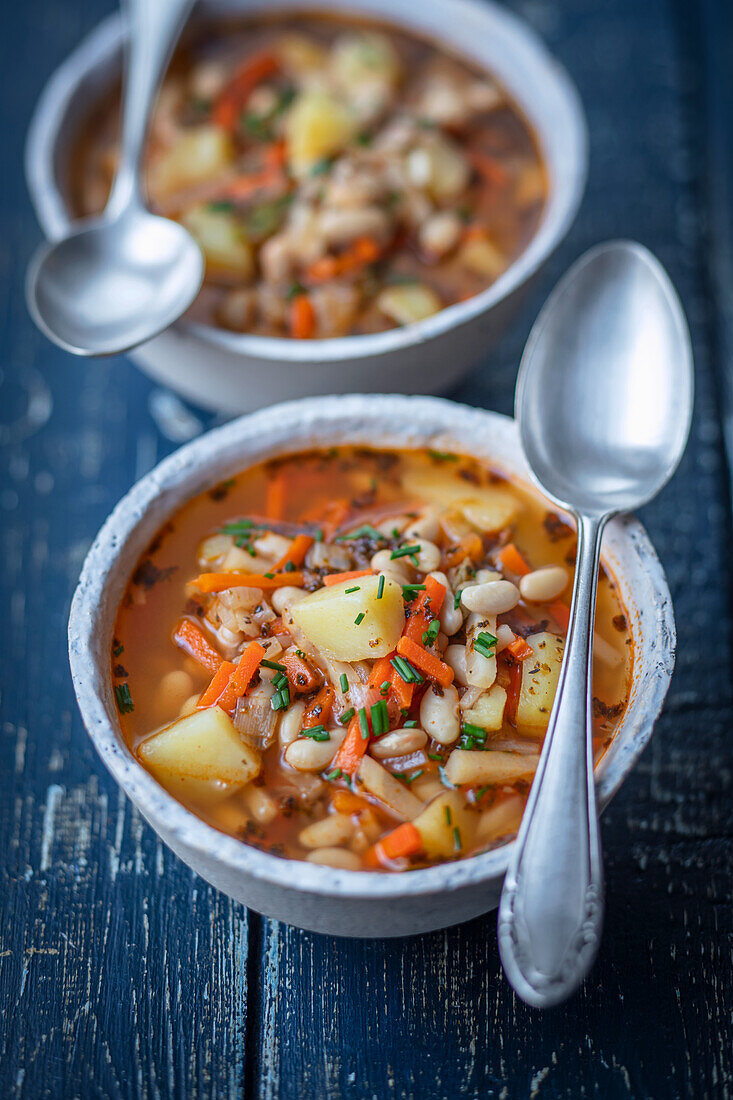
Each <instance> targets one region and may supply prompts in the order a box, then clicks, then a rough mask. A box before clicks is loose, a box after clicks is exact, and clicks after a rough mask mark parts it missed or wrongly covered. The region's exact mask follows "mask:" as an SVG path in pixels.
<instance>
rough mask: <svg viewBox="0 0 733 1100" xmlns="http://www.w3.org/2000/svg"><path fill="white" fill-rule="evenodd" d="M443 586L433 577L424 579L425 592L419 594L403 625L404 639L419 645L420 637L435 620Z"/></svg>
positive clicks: (442, 598)
mask: <svg viewBox="0 0 733 1100" xmlns="http://www.w3.org/2000/svg"><path fill="white" fill-rule="evenodd" d="M445 592H446V589H445V585H444V584H441V583H440V581H436V579H435V578H434V577H426V578H425V591H424V592H421V593H420V595H419V596H418V597H417V599H416V600H415V602H414V604H413V605H412V607H411V609H410V614H409V616H408V619H407V623H406V624H405V631H404V634H405V637H406V638H412V640H413V642H417V643H418V644H420V643H421V642H422V636H423V634H424V632H425V631H426V630H427V629H428V627H429V626H430V624H431V622H432V621H433V619H437V617H438V615H439V614H440V611H441V608H442V607H443V601H444V599H445Z"/></svg>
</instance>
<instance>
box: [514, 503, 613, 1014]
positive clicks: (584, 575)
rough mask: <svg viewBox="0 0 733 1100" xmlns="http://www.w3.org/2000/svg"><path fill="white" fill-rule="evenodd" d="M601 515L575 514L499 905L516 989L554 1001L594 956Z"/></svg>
mask: <svg viewBox="0 0 733 1100" xmlns="http://www.w3.org/2000/svg"><path fill="white" fill-rule="evenodd" d="M606 518H607V517H598V518H592V517H588V516H580V517H579V518H578V553H577V565H576V571H575V585H574V588H573V604H572V609H571V615H570V625H569V628H568V635H567V640H566V644H565V656H564V659H563V663H562V669H561V671H560V678H559V682H558V685H557V693H556V695H555V703H554V706H553V709H552V715H551V718H550V724H549V727H548V730H547V734H546V736H545V742H544V746H543V749H542V755H541V757H540V762H539V766H538V768H537V774H536V776H535V779H534V783H533V785H532V790H531V792H530V796H529V799H528V802H527V808H526V810H525V813H524V818H523V820H522V825H521V828H520V830H519V835H518V837H517V840H516V843H515V844H514V850H513V854H512V857H511V859H510V863H509V867H508V869H507V873H506V878H505V879H504V888H503V890H502V895H501V903H500V905H499V923H498V935H499V952H500V954H501V961H502V963H503V965H504V970H505V971H506V974H507V977H508V978H509V981H510V982H511V984H512V985H513V986H514V989H515V990H516V991H517V993H518V994H519V996H520V997H521V998H522V999H523V1000H524V1001H527V1003H528V1004H531V1005H535V1006H536V1007H538V1008H544V1007H548V1006H550V1005H554V1004H558V1003H559V1002H560V1001H562V1000H564V999H565V998H566V997H569V996H570V994H571V993H572V992H573V991H574V990H575V989H576V988H577V986H578V985H579V984H580V982H581V980H582V979H583V977H584V976H585V975H586V974H587V972H588V970H589V969H590V967H591V964H592V963H593V960H594V958H595V955H596V951H597V950H598V944H599V941H600V934H601V924H602V920H603V863H602V856H601V843H600V833H599V826H598V813H597V810H596V800H595V786H594V782H593V738H592V713H591V673H592V663H593V624H594V619H595V606H596V586H597V578H598V563H599V559H600V551H601V538H602V535H603V527H604V525H605V522H606Z"/></svg>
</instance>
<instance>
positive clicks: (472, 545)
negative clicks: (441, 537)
mask: <svg viewBox="0 0 733 1100" xmlns="http://www.w3.org/2000/svg"><path fill="white" fill-rule="evenodd" d="M483 553H484V544H483V542H482V541H481V538H480V536H479V535H477V534H475V533H473V532H472V533H471V534H470V535H465V536H464V537H463V538H462V539H461V540H460V542H459V543H458V544H457V545H456V546H455V547H454V548H453V549H452V550H449V551H448V552H447V553H446V556H445V567H446V569H452V568H453V567H454V566H456V565H460V564H461V562H462V561H465V560H466V558H470V559H471V561H478V560H479V558H481V557H483Z"/></svg>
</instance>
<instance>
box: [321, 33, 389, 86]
mask: <svg viewBox="0 0 733 1100" xmlns="http://www.w3.org/2000/svg"><path fill="white" fill-rule="evenodd" d="M330 67H331V71H332V73H333V76H334V79H335V80H336V83H337V84H339V85H340V87H342V88H343V89H344V91H345V92H349V91H351V90H353V88H355V87H359V86H360V85H365V84H368V85H371V84H384V85H385V86H386V87H388V88H393V87H394V86H395V85H396V84H397V83H398V81H399V79H400V75H401V70H400V59H399V57H398V55H397V53H396V51H395V49H394V47H393V46H392V43H391V42H390V40H389V39H388V38H387V37H386V35H383V34H371V33H370V34H363V33H361V34H345V35H342V36H341V38H338V39H337V40H336V42H335V43H334V45H333V49H332V51H331V59H330Z"/></svg>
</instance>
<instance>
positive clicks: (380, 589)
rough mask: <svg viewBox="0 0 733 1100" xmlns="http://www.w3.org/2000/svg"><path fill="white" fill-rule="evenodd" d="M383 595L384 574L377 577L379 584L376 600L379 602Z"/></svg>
mask: <svg viewBox="0 0 733 1100" xmlns="http://www.w3.org/2000/svg"><path fill="white" fill-rule="evenodd" d="M383 595H384V573H380V575H379V584H378V585H377V599H378V600H381V598H382V596H383Z"/></svg>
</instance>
